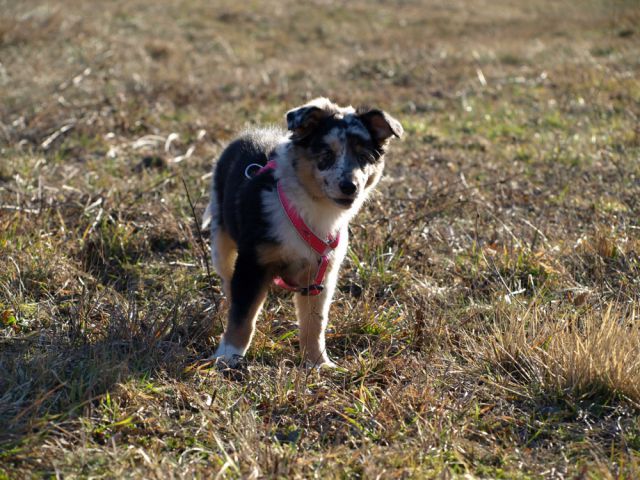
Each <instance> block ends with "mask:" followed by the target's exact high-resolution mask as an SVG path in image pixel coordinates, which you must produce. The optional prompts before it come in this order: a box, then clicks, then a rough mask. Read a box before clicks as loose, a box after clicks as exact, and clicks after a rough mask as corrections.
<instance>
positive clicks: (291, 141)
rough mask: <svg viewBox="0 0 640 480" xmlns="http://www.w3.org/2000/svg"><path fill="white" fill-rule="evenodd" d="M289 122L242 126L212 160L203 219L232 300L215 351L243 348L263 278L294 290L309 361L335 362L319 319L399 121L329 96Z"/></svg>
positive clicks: (224, 354) (232, 356)
mask: <svg viewBox="0 0 640 480" xmlns="http://www.w3.org/2000/svg"><path fill="white" fill-rule="evenodd" d="M286 122H287V131H285V130H283V129H280V128H276V127H269V128H259V129H251V130H248V131H246V132H245V133H244V134H242V135H241V136H239V137H238V138H237V139H235V140H234V141H232V142H231V143H230V144H229V145H228V146H227V147H226V148H225V150H224V151H223V152H222V154H221V155H220V158H219V160H218V162H217V163H216V165H215V167H214V173H213V182H212V188H211V199H210V203H209V205H208V207H207V210H206V212H205V216H204V221H203V225H204V228H207V226H209V227H210V230H211V253H212V260H213V265H214V267H215V269H216V271H217V273H218V275H219V276H220V278H221V279H222V287H223V291H224V293H225V295H226V297H227V298H228V299H229V301H230V307H229V313H228V319H227V325H226V329H225V331H224V333H223V335H222V338H221V340H220V343H219V346H218V348H217V349H216V351H215V353H214V355H213V356H212V358H213V359H216V361H222V362H223V363H224V364H226V365H234V364H237V362H238V360H240V359H241V358H242V357H243V356H244V355H245V353H246V351H247V349H248V348H249V345H250V343H251V338H252V336H253V332H254V329H255V322H256V318H257V317H258V315H259V313H260V309H261V308H262V304H263V303H264V301H265V298H266V295H267V291H268V288H269V285H270V284H271V283H276V285H278V286H280V287H283V288H286V289H288V290H291V291H293V292H294V303H295V307H296V316H297V320H298V325H299V335H300V348H301V352H302V356H303V359H304V360H305V361H306V363H307V364H309V365H312V366H316V367H325V366H326V367H334V366H335V364H334V363H333V362H332V361H331V360H330V359H329V356H328V355H327V351H326V348H325V328H326V326H327V322H328V315H329V306H330V304H331V299H332V297H333V293H334V290H335V287H336V282H337V279H338V271H339V268H340V264H341V263H342V260H343V259H344V256H345V254H346V252H347V244H348V228H347V227H348V223H349V221H350V220H351V219H352V218H353V216H354V215H355V214H356V213H357V212H358V210H359V209H360V207H361V206H362V204H363V202H364V201H365V200H366V199H367V197H368V195H369V194H370V192H371V191H372V190H373V189H374V187H375V186H376V184H377V183H378V181H379V180H380V177H381V176H382V171H383V168H384V154H385V150H386V148H387V145H388V143H389V140H390V139H391V138H392V137H398V138H399V137H401V136H402V134H403V128H402V125H401V124H400V122H398V121H397V120H396V119H395V118H393V117H392V116H391V115H389V114H388V113H386V112H384V111H382V110H378V109H358V110H355V109H354V108H353V107H351V106H349V107H339V106H338V105H336V104H334V103H333V102H331V101H330V100H329V99H327V98H316V99H314V100H312V101H311V102H309V103H307V104H305V105H302V106H300V107H297V108H294V109H293V110H290V111H289V112H287V114H286Z"/></svg>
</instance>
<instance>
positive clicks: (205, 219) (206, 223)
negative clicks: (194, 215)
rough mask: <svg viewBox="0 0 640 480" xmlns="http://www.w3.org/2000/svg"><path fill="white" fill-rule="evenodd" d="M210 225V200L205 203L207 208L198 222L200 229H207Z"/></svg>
mask: <svg viewBox="0 0 640 480" xmlns="http://www.w3.org/2000/svg"><path fill="white" fill-rule="evenodd" d="M210 225H211V202H209V203H208V204H207V208H206V209H205V211H204V214H203V215H202V223H201V224H200V229H201V230H207V229H208V228H209V226H210Z"/></svg>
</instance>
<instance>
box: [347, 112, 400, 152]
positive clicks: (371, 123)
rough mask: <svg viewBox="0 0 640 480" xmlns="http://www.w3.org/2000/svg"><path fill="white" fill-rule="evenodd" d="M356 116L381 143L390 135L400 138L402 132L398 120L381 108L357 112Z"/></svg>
mask: <svg viewBox="0 0 640 480" xmlns="http://www.w3.org/2000/svg"><path fill="white" fill-rule="evenodd" d="M358 118H359V119H360V121H361V122H362V123H363V124H364V126H365V127H367V130H369V132H371V134H372V135H373V137H374V138H375V139H376V140H377V141H378V143H379V144H381V145H382V144H384V143H385V142H386V141H387V140H388V139H389V138H390V137H391V136H395V137H398V138H400V137H401V136H402V134H403V133H404V129H403V128H402V125H400V122H399V121H398V120H396V119H395V118H393V117H392V116H391V115H389V114H388V113H387V112H384V111H382V110H378V109H373V110H368V111H365V112H358Z"/></svg>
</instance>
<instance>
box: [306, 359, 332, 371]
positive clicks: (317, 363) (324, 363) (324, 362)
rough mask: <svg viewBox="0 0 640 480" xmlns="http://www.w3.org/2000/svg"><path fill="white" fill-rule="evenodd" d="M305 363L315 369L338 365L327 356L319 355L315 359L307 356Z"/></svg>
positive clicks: (330, 367)
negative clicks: (319, 356)
mask: <svg viewBox="0 0 640 480" xmlns="http://www.w3.org/2000/svg"><path fill="white" fill-rule="evenodd" d="M305 364H306V365H307V367H308V368H315V369H316V370H325V369H329V370H331V369H336V368H338V366H337V365H336V364H335V363H333V362H332V361H331V360H329V357H321V358H318V359H316V360H312V359H310V358H307V360H306V362H305Z"/></svg>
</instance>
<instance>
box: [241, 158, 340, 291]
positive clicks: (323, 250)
mask: <svg viewBox="0 0 640 480" xmlns="http://www.w3.org/2000/svg"><path fill="white" fill-rule="evenodd" d="M276 166H277V163H276V156H275V153H274V152H272V153H271V155H269V159H268V161H267V164H266V165H264V166H263V167H261V168H260V170H258V172H257V173H256V175H260V174H261V173H264V172H267V171H269V170H275V168H276ZM247 168H248V167H247ZM245 174H246V172H245ZM247 176H248V175H247ZM276 188H277V190H278V198H279V199H280V204H281V205H282V209H283V210H284V212H285V213H286V214H287V218H289V221H290V222H291V225H293V227H294V228H295V229H296V232H298V235H300V238H301V239H302V240H303V241H304V242H305V243H306V244H307V245H309V246H310V247H311V248H312V249H313V251H314V252H316V253H317V254H318V255H320V264H319V265H318V271H317V272H316V276H315V278H314V279H313V283H312V284H311V285H309V286H308V287H296V286H293V285H289V284H288V283H287V282H286V281H285V280H284V279H283V278H281V277H276V278H275V279H274V280H273V282H274V283H275V284H276V285H278V286H279V287H282V288H284V289H287V290H290V291H293V292H298V293H301V294H302V295H312V296H313V295H319V294H320V293H321V292H322V290H323V289H324V286H323V285H322V281H323V280H324V275H325V273H326V271H327V267H328V266H329V258H328V257H327V255H328V254H329V252H331V251H332V250H335V248H336V247H337V246H338V244H339V243H340V232H339V231H338V232H337V233H336V234H335V235H330V236H329V238H328V239H327V240H323V239H322V238H320V237H318V236H317V235H316V234H315V233H313V231H312V230H311V228H309V226H308V225H307V224H306V223H305V221H304V220H303V219H302V217H301V216H300V214H299V213H298V211H297V210H296V208H295V207H294V206H293V204H292V203H291V201H290V200H289V197H287V195H286V194H285V192H284V189H283V188H282V184H281V183H280V182H276Z"/></svg>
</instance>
